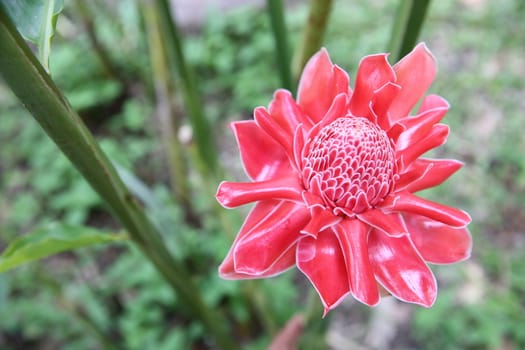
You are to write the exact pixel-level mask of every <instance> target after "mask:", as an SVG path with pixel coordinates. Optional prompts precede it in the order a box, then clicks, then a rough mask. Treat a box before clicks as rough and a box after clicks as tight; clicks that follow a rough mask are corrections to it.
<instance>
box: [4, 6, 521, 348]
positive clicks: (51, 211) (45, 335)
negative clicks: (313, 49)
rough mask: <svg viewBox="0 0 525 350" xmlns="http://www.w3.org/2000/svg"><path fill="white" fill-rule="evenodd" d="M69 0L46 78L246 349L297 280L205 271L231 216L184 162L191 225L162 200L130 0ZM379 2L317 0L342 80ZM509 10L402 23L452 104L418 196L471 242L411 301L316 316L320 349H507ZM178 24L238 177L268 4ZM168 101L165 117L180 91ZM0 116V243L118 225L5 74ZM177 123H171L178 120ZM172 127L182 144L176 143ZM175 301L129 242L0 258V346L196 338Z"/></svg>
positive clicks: (512, 155) (512, 268) (135, 11)
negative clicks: (7, 264) (418, 303)
mask: <svg viewBox="0 0 525 350" xmlns="http://www.w3.org/2000/svg"><path fill="white" fill-rule="evenodd" d="M79 3H81V1H70V2H66V7H65V9H64V12H63V13H62V15H61V16H60V17H59V21H58V25H57V29H58V32H57V35H56V38H55V40H54V41H53V47H52V51H51V57H50V72H51V76H52V77H53V79H54V80H55V81H56V82H57V84H58V85H59V87H60V88H61V89H62V91H64V93H65V95H66V97H67V98H68V100H69V101H70V103H71V104H72V106H73V107H74V109H75V110H76V111H78V112H79V114H80V116H81V117H82V119H83V120H84V121H85V122H86V124H87V125H88V127H89V128H90V130H91V131H92V132H94V133H95V135H96V137H97V140H98V141H99V142H100V143H101V145H102V148H103V149H104V151H106V152H107V154H108V155H109V156H110V158H111V159H112V161H114V162H116V163H118V164H119V166H120V167H121V169H122V170H121V171H122V174H123V175H124V176H126V179H127V180H126V183H127V184H128V185H129V186H131V187H132V189H133V190H134V192H135V194H137V196H138V197H139V198H140V199H141V200H142V202H143V203H144V204H145V206H146V208H147V210H148V212H149V214H150V216H151V217H152V219H153V222H154V224H155V225H156V226H157V227H159V228H160V230H159V231H161V232H162V233H163V238H164V239H165V240H166V242H167V244H168V246H169V248H170V250H171V251H172V252H173V253H174V254H175V256H176V257H177V258H178V259H180V260H182V261H184V263H185V264H186V265H187V266H189V267H190V268H191V272H192V274H194V275H195V276H199V277H198V278H196V281H195V282H196V283H197V284H198V285H199V286H200V287H201V290H202V291H203V293H204V298H205V300H206V302H208V303H209V304H211V305H213V306H214V307H216V308H217V309H218V310H222V311H224V312H225V313H226V314H227V315H228V318H229V320H231V322H232V324H235V325H236V328H235V329H236V330H235V332H236V336H238V339H239V340H240V341H242V342H243V343H244V344H246V346H247V348H253V349H262V348H264V347H265V346H266V345H267V344H268V341H269V339H270V335H271V334H272V332H275V330H276V329H278V328H279V327H281V326H282V325H283V324H284V323H285V321H286V320H287V319H289V318H290V317H291V316H292V315H293V314H295V313H296V312H298V311H299V312H301V311H305V308H307V307H309V306H308V300H307V296H306V294H307V293H305V292H304V290H305V289H308V288H310V287H306V283H305V281H304V280H303V279H302V277H300V276H299V275H298V274H297V273H295V272H294V271H290V272H288V273H286V274H284V275H282V276H279V277H277V278H274V279H270V280H265V281H257V282H253V283H252V282H231V281H228V282H225V281H222V280H220V279H219V278H218V276H217V273H216V266H217V265H218V263H219V261H220V260H221V259H222V258H223V257H224V255H225V254H226V252H227V249H228V247H229V244H230V242H231V239H232V237H233V235H234V234H235V233H236V230H237V228H238V227H239V226H240V223H241V221H240V218H241V216H240V215H237V214H225V215H229V216H228V221H229V222H230V227H231V232H222V229H221V226H220V225H221V223H220V222H219V219H220V217H219V216H217V215H216V214H215V213H216V211H214V210H215V209H216V208H215V204H214V203H210V202H213V196H212V195H213V191H214V188H215V186H216V183H207V182H206V181H204V180H203V178H202V177H199V176H197V174H194V175H193V176H190V177H189V180H190V186H191V187H192V188H193V189H196V188H201V189H204V190H202V191H195V190H194V191H193V192H192V193H193V197H192V202H193V205H194V207H195V209H194V210H195V212H194V213H193V214H194V215H197V217H198V218H199V219H198V222H199V223H198V225H195V222H194V221H191V220H189V221H188V216H187V214H188V213H187V212H185V210H184V208H181V207H180V205H178V204H177V203H176V202H175V201H174V199H173V196H172V192H171V190H170V185H169V183H170V178H169V165H168V162H167V161H166V156H165V155H166V152H165V150H164V148H163V146H162V142H161V141H160V140H161V136H160V132H161V130H160V129H161V127H160V126H159V121H158V120H157V119H156V117H155V110H156V108H157V106H156V102H155V98H154V96H155V82H154V79H152V76H153V73H152V66H151V63H150V57H149V56H148V47H147V44H146V42H147V38H146V35H147V34H146V31H145V25H144V18H143V16H142V13H141V10H140V8H139V7H138V5H137V2H136V1H132V0H125V1H119V2H115V3H108V4H105V3H104V2H102V1H96V2H94V3H93V6H91V5H88V6H87V7H86V6H80V5H79ZM396 3H397V2H395V1H342V0H341V1H335V3H334V11H333V13H332V16H331V20H330V24H329V27H328V31H327V34H326V36H325V46H326V48H327V49H328V51H329V52H330V54H331V56H332V59H333V61H334V62H336V63H337V64H339V65H340V66H342V67H343V68H345V69H346V70H347V71H349V72H350V73H351V75H352V76H351V78H353V77H355V71H356V67H357V64H358V62H359V59H360V58H361V57H363V56H364V55H367V54H370V53H375V52H383V51H385V50H386V49H387V48H388V40H389V35H390V30H391V26H392V21H393V18H394V16H393V15H392V14H393V13H394V12H395V9H396ZM214 13H215V15H214ZM306 15H307V9H306V6H305V4H303V3H302V2H299V1H298V2H297V3H296V2H292V3H291V4H288V11H287V12H286V16H287V17H286V21H287V26H288V29H289V30H290V37H289V41H290V43H292V45H294V43H296V42H297V41H298V35H299V30H300V28H301V26H302V24H303V23H304V21H305V18H306ZM524 17H525V6H523V3H522V2H521V1H519V0H514V1H513V0H504V1H498V2H491V1H487V0H462V1H453V0H444V1H435V2H433V3H432V5H431V7H430V8H429V10H428V13H427V19H426V22H425V26H424V28H423V32H422V34H421V36H420V39H421V40H422V41H425V42H426V43H427V45H428V46H429V48H430V49H431V50H432V52H433V53H434V55H435V56H436V57H437V60H438V62H439V73H438V76H437V79H436V82H435V84H434V85H433V86H432V88H431V91H432V92H433V93H437V94H440V95H442V96H444V97H445V98H446V99H447V100H448V101H449V102H450V103H451V105H452V108H451V110H450V112H449V113H448V114H447V116H446V118H445V123H447V124H449V125H450V126H451V130H452V132H451V135H450V137H449V141H448V143H447V144H446V146H444V147H442V148H441V149H440V150H439V155H440V156H444V157H450V158H457V159H461V160H463V161H464V162H465V163H466V166H465V168H464V169H463V170H462V171H460V172H459V173H458V174H457V175H455V176H454V177H453V178H452V179H451V180H450V181H449V182H447V183H445V185H443V186H441V187H439V188H437V189H435V190H432V191H429V192H428V193H427V195H428V197H430V198H439V201H441V202H445V203H448V204H451V205H456V206H459V207H462V208H463V209H466V210H467V211H469V212H470V213H471V214H472V216H473V224H472V225H471V226H470V228H471V232H472V234H473V237H474V251H473V257H472V259H470V260H469V261H467V262H464V263H462V264H459V265H456V266H453V267H444V268H441V267H433V270H434V271H437V276H438V281H439V284H440V293H439V295H438V300H437V302H436V305H435V306H434V307H433V308H432V309H429V310H427V309H421V308H418V307H415V306H411V305H404V304H401V303H397V302H396V301H394V300H388V299H387V300H383V301H382V303H381V305H380V306H379V307H377V308H375V309H368V308H366V307H365V306H362V305H360V304H358V303H356V302H354V301H352V300H350V298H348V299H349V300H347V301H345V303H343V304H342V305H341V306H340V307H339V308H338V309H336V310H335V311H333V312H332V313H331V318H329V319H328V320H325V321H321V320H319V322H318V323H313V324H312V325H311V326H310V327H311V328H310V331H309V334H311V335H315V334H319V332H321V331H326V343H327V345H326V346H327V347H330V348H333V349H348V348H351V347H353V348H356V349H357V348H359V347H361V348H378V349H381V348H383V349H409V348H412V349H440V350H443V349H458V348H461V349H520V348H525V331H524V330H523V325H524V324H525V312H524V310H525V229H524V223H525V209H524V208H525V157H524V156H523V152H524V150H525V138H523V130H525V118H524V117H523V113H524V112H523V111H524V110H525V102H524V101H525V79H524V77H525V61H524V60H523V50H524V49H525V22H524V21H523V18H524ZM190 29H191V30H190ZM184 35H185V40H186V41H185V50H186V54H187V59H188V62H189V63H190V65H191V66H192V67H193V68H194V69H195V71H196V74H197V77H198V82H199V84H200V87H201V89H202V92H203V95H204V100H205V103H204V106H205V111H206V115H207V118H209V120H210V121H211V122H212V123H213V126H214V127H213V129H214V130H213V131H214V133H215V135H216V136H217V140H218V145H219V150H220V162H221V164H223V165H224V167H225V168H226V169H229V170H230V173H229V174H228V175H227V177H228V178H232V177H233V178H235V177H241V176H242V172H241V168H240V163H239V161H238V159H237V155H236V151H235V148H234V144H233V137H232V136H231V134H230V132H229V130H228V128H227V123H228V122H229V121H231V120H238V119H241V118H250V116H251V110H252V109H253V108H254V107H256V106H259V105H266V104H267V103H268V102H269V101H270V99H271V95H272V93H273V91H274V90H275V89H277V88H278V87H279V86H280V81H279V76H278V74H277V68H276V64H275V54H274V42H273V38H272V34H271V27H270V22H269V19H268V17H267V16H266V13H265V12H263V11H261V9H260V8H256V7H242V8H236V9H234V10H232V11H230V12H228V13H227V14H224V15H222V14H221V15H216V12H213V11H212V10H211V9H210V12H209V15H208V16H207V17H206V20H205V22H204V23H202V26H199V27H198V30H195V28H189V29H188V28H187V30H186V32H185V33H184ZM176 109H177V110H178V111H179V113H180V115H183V108H182V103H181V101H177V104H176ZM0 120H1V122H0V249H2V248H4V247H5V246H7V244H8V243H9V242H11V241H12V240H13V239H15V238H16V237H19V236H20V235H23V234H24V233H26V232H30V231H33V230H34V229H36V228H39V227H46V224H51V223H54V222H57V221H60V222H62V223H65V224H69V225H72V227H77V226H79V225H88V226H92V227H96V228H102V229H104V230H107V231H112V232H118V231H119V230H120V226H119V225H118V224H117V223H116V222H115V221H114V219H112V218H111V216H110V215H109V214H108V212H107V208H106V207H105V206H104V205H103V204H102V202H101V200H100V199H99V197H98V196H97V194H96V193H95V192H94V191H93V190H92V189H91V188H90V187H89V185H88V184H87V183H86V182H85V180H83V179H82V178H81V176H80V175H79V174H78V173H77V171H76V170H75V169H74V168H73V167H72V166H71V165H70V163H69V162H68V160H67V159H66V158H65V157H64V156H63V155H62V154H61V153H60V151H59V150H58V148H57V147H56V146H55V145H54V144H53V143H52V142H51V141H50V140H49V139H48V137H47V136H46V135H45V133H44V132H43V131H42V130H41V129H40V127H39V125H38V124H37V123H36V122H35V121H34V120H33V119H32V118H31V117H30V116H29V114H28V112H27V111H26V110H25V109H24V108H23V107H22V106H21V105H20V104H19V102H18V100H17V99H16V98H15V97H14V96H13V95H12V93H11V92H10V90H9V88H7V87H6V86H5V85H0ZM181 124H182V126H183V128H182V130H181V131H184V130H185V129H186V130H187V128H186V127H187V121H185V120H183V121H182V122H181ZM181 134H183V132H181ZM179 136H181V138H182V140H183V141H182V143H183V145H184V146H185V147H187V148H188V149H190V150H192V149H193V147H194V146H193V145H192V143H191V141H188V140H187V139H186V138H185V137H184V135H179ZM214 208H215V209H214ZM172 228H176V230H173V229H172ZM254 293H255V294H254ZM248 295H251V296H252V297H248ZM253 295H256V298H259V300H260V301H261V303H259V305H257V304H255V305H254V304H253ZM186 308H187V306H186V305H185V304H184V303H182V302H181V300H178V299H177V297H175V296H174V295H173V293H172V291H171V289H170V288H169V287H168V286H167V285H166V284H165V283H164V281H163V280H162V278H161V277H160V276H159V275H158V274H157V273H156V272H155V270H154V269H153V267H152V266H151V264H150V262H149V261H148V260H146V259H145V258H144V256H143V255H142V254H141V253H140V252H139V251H138V249H137V248H136V247H135V246H134V245H132V244H129V243H126V242H120V243H112V244H110V245H103V246H94V247H90V248H83V249H79V250H76V251H74V252H67V253H61V254H58V255H55V256H53V257H50V258H47V259H44V260H42V261H40V262H38V263H33V264H28V265H25V266H22V267H20V268H17V269H16V270H12V271H9V272H7V273H3V274H0V348H2V349H29V348H32V349H37V348H41V349H51V348H60V349H71V350H73V349H100V348H106V349H166V350H167V349H185V348H190V346H192V347H193V348H194V349H200V348H207V346H208V345H209V344H208V343H207V339H206V332H205V330H204V328H203V325H202V324H201V323H200V322H199V321H197V320H195V319H192V318H191V317H189V316H188V315H189V314H188V312H187V310H186ZM264 310H266V311H264ZM314 310H315V309H314ZM265 314H270V315H272V318H271V319H268V317H266V316H265ZM253 315H256V317H255V318H253V317H252V316H253ZM317 316H318V318H320V316H321V314H320V313H319V314H318V315H317ZM323 328H325V329H323ZM303 342H304V343H307V342H308V338H307V337H305V339H304V340H303Z"/></svg>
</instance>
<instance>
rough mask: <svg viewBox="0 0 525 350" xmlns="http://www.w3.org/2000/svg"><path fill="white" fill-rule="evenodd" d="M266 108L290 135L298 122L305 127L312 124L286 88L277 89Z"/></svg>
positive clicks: (309, 126)
mask: <svg viewBox="0 0 525 350" xmlns="http://www.w3.org/2000/svg"><path fill="white" fill-rule="evenodd" d="M268 110H269V112H270V114H271V116H272V117H273V118H274V119H275V120H276V121H277V123H278V124H279V125H280V126H281V127H282V128H283V129H285V130H286V131H287V132H288V133H289V134H290V136H292V135H293V134H294V133H295V129H296V128H297V126H298V125H299V124H303V125H304V126H305V127H306V128H307V129H310V128H311V127H312V126H313V124H312V121H311V120H310V118H308V117H307V116H306V115H305V114H304V112H303V111H302V110H301V108H299V106H298V105H297V103H296V102H295V100H294V99H293V97H292V94H291V93H290V92H289V91H288V90H282V89H280V90H277V91H276V92H275V94H274V95H273V100H272V102H271V103H270V106H269V107H268Z"/></svg>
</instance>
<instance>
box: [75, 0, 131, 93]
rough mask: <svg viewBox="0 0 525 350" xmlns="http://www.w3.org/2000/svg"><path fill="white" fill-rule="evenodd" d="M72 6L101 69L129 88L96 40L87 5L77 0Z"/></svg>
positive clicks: (91, 16) (101, 45)
mask: <svg viewBox="0 0 525 350" xmlns="http://www.w3.org/2000/svg"><path fill="white" fill-rule="evenodd" d="M74 4H75V7H76V13H78V14H79V15H80V20H81V21H82V25H83V26H84V28H85V30H86V34H87V36H88V39H89V42H90V43H91V47H92V48H93V50H94V52H95V53H96V55H97V57H98V59H99V61H100V64H101V66H102V69H103V70H104V72H105V73H106V74H107V76H108V77H110V78H112V79H115V80H116V81H119V82H120V83H121V84H122V86H124V87H126V88H127V87H128V86H129V83H128V81H127V79H126V78H125V77H124V76H123V75H122V74H121V72H120V70H119V69H118V68H117V67H116V66H115V64H113V61H112V60H111V57H110V55H109V53H108V51H107V50H106V48H105V47H104V45H103V44H102V43H101V42H100V40H98V37H97V34H96V33H95V27H94V25H93V18H94V16H93V14H92V13H91V11H90V9H89V3H88V2H85V1H82V0H77V1H74Z"/></svg>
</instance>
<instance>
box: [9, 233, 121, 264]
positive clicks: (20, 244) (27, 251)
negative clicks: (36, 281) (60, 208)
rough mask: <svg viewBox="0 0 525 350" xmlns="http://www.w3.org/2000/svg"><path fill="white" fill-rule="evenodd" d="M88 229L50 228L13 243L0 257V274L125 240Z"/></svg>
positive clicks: (116, 235)
mask: <svg viewBox="0 0 525 350" xmlns="http://www.w3.org/2000/svg"><path fill="white" fill-rule="evenodd" d="M127 239H128V237H127V235H125V234H112V233H109V232H108V231H102V230H98V229H95V228H91V227H85V226H73V225H64V224H50V225H46V226H44V227H41V228H38V229H36V230H35V231H33V232H31V233H29V234H26V235H24V236H22V237H19V238H17V239H15V240H14V241H13V242H11V243H10V244H9V246H8V247H7V248H6V249H5V250H4V251H3V252H2V255H0V273H1V272H5V271H8V270H11V269H13V268H16V267H18V266H20V265H23V264H26V263H29V262H31V261H34V260H38V259H42V258H45V257H48V256H51V255H53V254H56V253H60V252H64V251H68V250H73V249H77V248H82V247H87V246H91V245H95V244H101V243H112V242H120V241H125V240H127Z"/></svg>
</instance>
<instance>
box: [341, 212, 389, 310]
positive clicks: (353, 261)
mask: <svg viewBox="0 0 525 350" xmlns="http://www.w3.org/2000/svg"><path fill="white" fill-rule="evenodd" d="M334 231H335V234H336V236H337V238H338V239H339V244H340V245H341V249H342V251H343V256H344V258H345V264H346V271H347V272H348V283H349V285H350V290H351V291H352V294H353V295H354V297H355V298H356V299H357V300H359V301H361V302H362V303H365V304H366V305H368V306H374V305H377V303H379V289H378V287H377V282H376V280H375V277H374V271H373V269H372V265H371V264H370V260H369V257H368V232H369V229H368V227H367V226H366V225H365V224H363V223H362V222H360V221H359V220H354V219H345V220H343V221H341V222H340V223H339V224H338V225H336V226H334Z"/></svg>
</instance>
